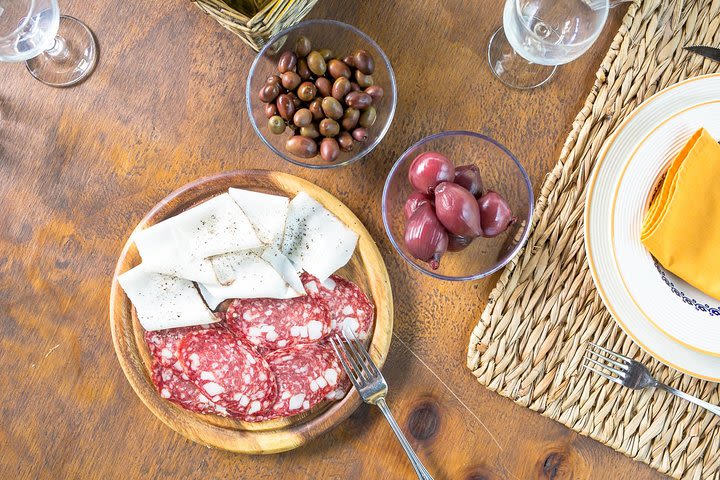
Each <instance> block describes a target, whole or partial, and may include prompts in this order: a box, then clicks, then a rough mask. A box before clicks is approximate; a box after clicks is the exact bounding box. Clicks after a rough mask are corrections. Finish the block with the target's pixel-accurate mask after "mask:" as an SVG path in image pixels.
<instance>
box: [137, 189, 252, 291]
mask: <svg viewBox="0 0 720 480" xmlns="http://www.w3.org/2000/svg"><path fill="white" fill-rule="evenodd" d="M134 240H135V245H136V246H137V249H138V251H139V253H140V256H141V257H142V259H143V263H144V264H145V268H146V269H147V270H149V271H154V272H157V273H165V274H168V275H175V276H179V277H181V278H185V279H188V280H194V281H198V282H203V283H208V284H212V283H218V280H217V278H215V276H214V272H213V269H212V265H211V264H210V262H209V261H208V260H207V258H208V257H211V256H214V255H219V254H223V253H228V252H236V251H241V250H247V249H251V248H257V247H259V246H261V245H262V242H261V241H260V239H259V238H258V236H257V233H256V232H255V229H254V228H253V226H252V224H251V222H250V220H249V219H248V218H247V216H246V215H245V213H244V212H243V210H242V209H241V208H240V207H239V206H238V204H237V203H235V202H234V201H233V200H232V198H230V195H229V194H227V193H224V194H221V195H218V196H216V197H213V198H211V199H209V200H207V201H206V202H203V203H201V204H200V205H197V206H195V207H192V208H190V209H188V210H186V211H184V212H182V213H180V214H178V215H175V216H173V217H170V218H168V219H167V220H163V221H162V222H159V223H157V224H155V225H153V226H151V227H148V228H146V229H144V230H141V231H139V232H137V233H136V234H135V236H134Z"/></svg>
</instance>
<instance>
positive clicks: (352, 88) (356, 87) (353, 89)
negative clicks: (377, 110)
mask: <svg viewBox="0 0 720 480" xmlns="http://www.w3.org/2000/svg"><path fill="white" fill-rule="evenodd" d="M350 91H351V92H362V88H361V87H360V85H358V84H357V83H355V82H350Z"/></svg>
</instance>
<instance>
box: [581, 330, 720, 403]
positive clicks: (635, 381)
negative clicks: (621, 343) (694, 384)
mask: <svg viewBox="0 0 720 480" xmlns="http://www.w3.org/2000/svg"><path fill="white" fill-rule="evenodd" d="M583 358H584V359H585V360H587V362H586V363H584V364H583V367H585V368H587V369H588V370H590V371H592V372H595V373H597V374H598V375H600V376H601V377H604V378H607V379H608V380H611V381H613V382H615V383H617V384H620V385H622V386H624V387H628V388H633V389H635V390H642V389H644V388H650V387H654V388H660V389H662V390H665V391H666V392H670V393H672V394H673V395H677V396H678V397H680V398H684V399H685V400H687V401H689V402H692V403H694V404H695V405H699V406H701V407H703V408H704V409H706V410H709V411H711V412H712V413H714V414H715V415H720V407H718V406H717V405H713V404H712V403H708V402H706V401H704V400H700V399H699V398H697V397H694V396H692V395H690V394H687V393H685V392H682V391H680V390H677V389H675V388H672V387H670V386H668V385H665V384H664V383H661V382H658V381H657V380H655V379H654V378H653V376H652V375H650V372H648V370H647V368H645V366H644V365H643V364H641V363H640V362H637V361H635V360H633V359H631V358H628V357H626V356H625V355H620V354H619V353H615V352H613V351H611V350H608V349H607V348H603V347H601V346H600V345H596V344H594V343H589V344H588V347H587V350H586V351H585V356H584V357H583ZM601 369H604V370H607V372H608V373H606V372H605V371H603V370H601Z"/></svg>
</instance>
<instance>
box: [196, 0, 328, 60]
mask: <svg viewBox="0 0 720 480" xmlns="http://www.w3.org/2000/svg"><path fill="white" fill-rule="evenodd" d="M193 2H194V3H195V4H196V5H197V6H198V7H199V8H200V9H201V10H203V11H204V12H205V13H207V14H208V15H210V16H211V17H213V18H214V19H215V20H217V21H218V22H220V24H221V25H222V26H223V27H225V28H227V29H228V30H230V31H231V32H233V33H234V34H235V35H237V36H238V37H240V38H241V39H242V41H243V42H245V43H247V44H248V45H250V46H251V47H252V48H253V50H255V51H256V52H257V51H259V50H260V49H261V48H262V46H263V45H265V43H267V41H268V40H269V39H270V37H272V36H273V35H275V34H276V33H278V32H280V31H281V30H284V29H285V28H288V27H290V26H292V25H294V24H295V23H297V22H299V21H300V20H302V19H303V18H304V17H305V15H307V14H308V13H309V12H310V10H312V8H313V6H315V3H317V0H234V1H233V0H226V1H223V0H193Z"/></svg>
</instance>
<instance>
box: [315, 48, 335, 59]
mask: <svg viewBox="0 0 720 480" xmlns="http://www.w3.org/2000/svg"><path fill="white" fill-rule="evenodd" d="M318 53H319V54H320V55H322V57H323V60H325V61H326V62H327V61H328V60H330V59H331V58H333V52H332V50H330V49H329V48H321V49H320V50H318Z"/></svg>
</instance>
